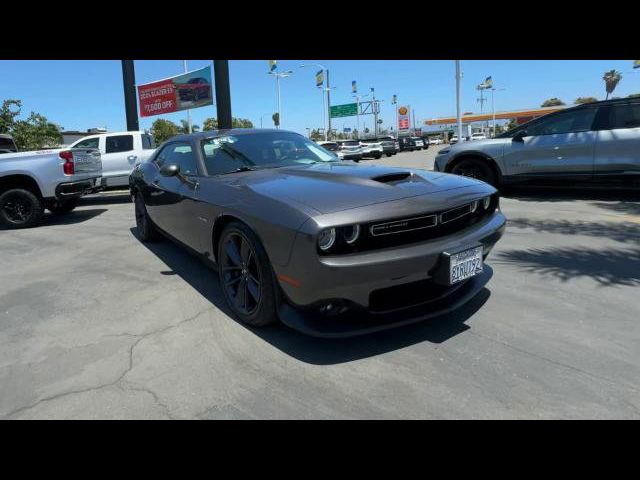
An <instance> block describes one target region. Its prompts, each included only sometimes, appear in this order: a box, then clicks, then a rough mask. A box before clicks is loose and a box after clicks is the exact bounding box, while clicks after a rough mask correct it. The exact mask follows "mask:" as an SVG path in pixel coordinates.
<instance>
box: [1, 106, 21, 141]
mask: <svg viewBox="0 0 640 480" xmlns="http://www.w3.org/2000/svg"><path fill="white" fill-rule="evenodd" d="M21 107H22V102H21V101H20V100H14V99H9V100H4V101H3V102H2V106H1V107H0V133H9V132H11V130H12V129H13V127H14V125H15V123H16V118H17V117H18V115H20V109H21Z"/></svg>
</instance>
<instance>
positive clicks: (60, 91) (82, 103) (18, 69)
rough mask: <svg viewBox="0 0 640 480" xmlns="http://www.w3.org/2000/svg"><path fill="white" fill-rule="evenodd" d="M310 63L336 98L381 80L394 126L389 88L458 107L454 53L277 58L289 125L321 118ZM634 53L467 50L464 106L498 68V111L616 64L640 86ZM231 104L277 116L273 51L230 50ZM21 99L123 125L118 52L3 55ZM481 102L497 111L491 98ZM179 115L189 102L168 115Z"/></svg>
mask: <svg viewBox="0 0 640 480" xmlns="http://www.w3.org/2000/svg"><path fill="white" fill-rule="evenodd" d="M303 63H307V64H311V63H319V64H322V65H324V66H325V67H326V68H327V69H328V70H329V74H330V81H331V86H332V87H335V90H332V92H331V104H332V105H338V104H343V103H351V102H353V97H352V94H351V81H352V80H356V81H357V83H358V90H359V92H360V93H361V94H365V93H369V91H370V88H371V87H374V88H375V95H376V98H377V99H380V100H382V101H383V102H382V103H381V114H380V118H381V119H382V120H383V126H384V127H385V128H388V127H390V126H392V125H393V124H394V121H395V107H394V106H393V105H392V104H391V98H392V95H394V94H395V95H397V97H398V103H399V104H400V105H410V106H411V108H412V109H413V110H414V111H415V117H416V123H417V124H421V123H422V121H423V120H427V119H431V118H435V117H442V116H454V115H455V108H456V103H455V102H456V98H455V63H454V61H453V60H278V68H279V70H281V71H284V70H293V71H294V73H293V75H292V76H290V77H288V78H285V79H283V80H282V81H281V95H282V98H281V103H282V111H281V119H282V120H281V121H282V128H285V129H288V130H294V131H297V132H299V133H303V134H304V133H306V129H307V128H318V127H321V126H322V110H321V108H322V93H321V91H320V90H319V89H318V88H316V86H315V73H316V71H317V70H319V68H317V67H309V68H300V65H301V64H303ZM632 63H633V61H632V60H569V61H566V60H463V61H462V62H461V65H462V72H463V79H462V112H474V113H478V112H480V103H479V102H478V101H477V98H478V92H477V91H476V88H475V87H476V86H477V85H478V84H480V83H481V82H482V81H483V80H484V79H485V78H486V77H488V76H492V77H493V84H494V86H495V87H496V88H498V89H501V88H504V90H501V91H496V92H495V109H496V111H501V110H511V109H518V108H528V107H537V106H540V104H541V103H542V102H543V101H544V100H546V99H548V98H550V97H558V98H560V99H561V100H563V101H564V102H565V103H567V104H571V103H573V101H574V100H575V99H576V98H577V97H584V96H594V97H597V98H598V99H604V96H605V90H604V82H603V81H602V75H603V74H604V72H605V71H607V70H610V69H616V70H619V71H621V72H622V74H623V78H622V80H621V82H620V83H619V84H618V87H617V88H616V91H615V92H614V96H626V95H629V94H631V93H640V69H635V70H634V69H632ZM207 65H211V60H188V69H189V70H190V71H191V70H195V69H198V68H202V67H205V66H207ZM229 71H230V81H231V105H232V114H233V116H234V117H241V118H248V119H249V120H251V121H252V122H253V124H254V125H255V126H256V127H260V124H261V118H262V124H263V126H264V127H265V128H266V127H271V126H272V121H271V114H272V113H273V112H274V111H276V107H275V105H276V95H275V92H276V88H275V79H274V78H273V76H271V75H268V74H267V71H268V62H267V60H230V61H229ZM182 72H183V62H182V60H136V61H135V74H136V82H137V83H138V84H142V83H148V82H152V81H155V80H160V79H163V78H167V77H170V76H173V75H177V74H180V73H182ZM9 98H14V99H20V100H22V102H23V108H22V113H23V117H24V116H27V115H28V114H29V112H31V111H36V112H38V113H40V114H42V115H44V116H46V117H47V118H48V119H49V120H50V121H52V122H54V123H56V124H58V125H60V126H62V127H63V129H64V130H80V131H86V130H87V129H88V128H93V127H106V128H107V129H108V130H109V131H112V132H114V131H121V130H126V119H125V113H124V96H123V89H122V69H121V63H120V61H119V60H0V101H2V100H4V99H9ZM484 111H485V112H487V111H491V105H490V101H489V102H486V103H485V105H484ZM191 116H192V121H193V123H194V124H197V125H202V122H203V120H204V119H205V118H207V117H216V116H217V115H216V110H215V106H206V107H202V108H199V109H194V110H192V111H191ZM160 117H161V118H166V119H168V120H171V121H173V122H176V123H179V121H180V120H181V119H186V118H187V114H186V111H183V112H176V113H172V114H166V115H161V116H160ZM156 118H159V117H146V118H140V128H141V129H148V128H150V127H151V123H152V122H153V120H155V119H156ZM333 122H334V123H333V125H332V126H333V128H336V129H338V130H342V129H343V128H344V127H351V128H355V127H356V117H348V118H339V119H334V120H333ZM360 123H361V125H360V126H361V130H362V129H364V127H365V126H366V127H368V128H372V127H373V117H372V116H371V115H369V116H361V117H360Z"/></svg>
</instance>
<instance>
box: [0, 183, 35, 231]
mask: <svg viewBox="0 0 640 480" xmlns="http://www.w3.org/2000/svg"><path fill="white" fill-rule="evenodd" d="M43 214H44V205H43V203H42V200H40V199H39V198H38V197H37V196H36V195H34V194H33V192H30V191H29V190H24V189H22V188H14V189H12V190H7V191H6V192H4V193H3V194H2V195H0V223H3V224H5V225H6V226H7V227H9V228H29V227H33V226H34V225H36V224H37V223H38V222H40V219H41V218H42V215H43Z"/></svg>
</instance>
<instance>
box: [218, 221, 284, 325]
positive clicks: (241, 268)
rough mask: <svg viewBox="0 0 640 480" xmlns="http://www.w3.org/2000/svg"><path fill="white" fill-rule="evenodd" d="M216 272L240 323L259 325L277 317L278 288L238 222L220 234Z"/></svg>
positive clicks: (255, 245) (253, 241)
mask: <svg viewBox="0 0 640 480" xmlns="http://www.w3.org/2000/svg"><path fill="white" fill-rule="evenodd" d="M218 274H219V277H220V285H221V287H222V290H223V293H224V296H225V299H226V301H227V303H228V304H229V306H230V307H231V309H232V310H233V311H234V313H235V314H236V315H237V316H238V317H239V318H240V319H241V320H242V321H243V322H245V323H247V324H249V325H252V326H256V327H259V326H263V325H267V324H269V323H272V322H274V321H275V320H276V319H277V312H276V305H277V292H278V291H277V286H276V282H275V278H274V275H273V271H272V269H271V265H270V263H269V259H268V257H267V254H266V252H265V251H264V248H263V247H262V244H261V243H260V241H259V239H258V238H257V237H256V235H255V234H254V233H253V232H252V231H251V229H249V228H248V227H247V226H245V225H244V224H242V223H238V222H232V223H230V224H229V225H228V226H227V227H226V228H225V230H224V231H223V233H222V235H221V238H220V243H219V245H218Z"/></svg>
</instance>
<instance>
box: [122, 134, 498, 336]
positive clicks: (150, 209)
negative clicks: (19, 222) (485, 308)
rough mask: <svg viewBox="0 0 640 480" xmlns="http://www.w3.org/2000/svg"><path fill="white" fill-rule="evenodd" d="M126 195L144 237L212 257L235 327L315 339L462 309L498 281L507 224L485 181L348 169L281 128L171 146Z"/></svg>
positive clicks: (139, 170) (186, 139) (146, 165)
mask: <svg viewBox="0 0 640 480" xmlns="http://www.w3.org/2000/svg"><path fill="white" fill-rule="evenodd" d="M282 145H289V146H290V147H291V148H288V149H287V152H288V153H287V155H283V154H282V149H281V146H282ZM130 187H131V194H132V196H133V197H134V198H135V219H136V227H137V235H138V238H139V239H140V240H141V241H143V242H149V241H153V240H156V239H158V238H159V233H163V234H164V235H165V236H168V237H170V238H172V239H174V240H177V241H178V242H179V243H180V244H183V245H186V246H187V247H189V248H190V249H191V250H193V251H195V252H197V253H198V254H199V255H202V258H205V259H208V260H209V261H211V262H212V263H213V264H214V265H215V266H216V267H217V270H218V276H219V285H220V289H221V290H222V295H223V297H224V298H225V300H226V302H227V304H228V305H229V308H230V309H231V311H232V312H233V313H234V314H235V316H236V317H237V318H239V319H240V320H241V321H243V322H245V323H247V324H249V325H252V326H263V325H267V324H270V323H272V322H274V321H276V320H277V319H278V318H279V319H280V320H282V321H283V322H284V323H285V324H287V325H289V326H291V327H293V328H296V329H298V330H300V331H302V332H305V333H308V334H313V335H319V336H349V335H355V334H360V333H364V332H370V331H375V330H380V329H384V328H389V327H391V326H397V325H404V324H407V323H411V322H415V321H420V320H423V319H425V318H430V317H432V316H435V315H439V314H442V313H444V312H449V311H451V310H453V309H455V308H458V307H460V306H461V305H462V304H464V303H466V302H467V301H468V300H470V299H471V298H473V297H474V296H475V295H476V294H477V293H478V292H479V291H480V290H481V289H483V288H484V285H485V284H486V283H487V281H488V280H489V278H490V276H491V269H490V267H489V266H487V265H485V263H484V262H485V259H486V257H487V255H488V254H489V252H490V251H491V249H492V247H493V246H494V244H495V243H496V242H497V241H498V240H499V238H500V237H501V236H502V234H503V231H504V228H505V222H506V220H505V217H504V216H503V214H502V213H501V212H500V210H499V208H498V201H499V199H498V195H497V192H496V190H495V189H494V188H493V187H491V186H490V185H487V184H486V183H483V182H478V181H476V180H473V179H467V178H463V177H459V176H455V175H445V174H441V173H433V172H427V171H423V170H416V169H411V170H407V169H405V168H392V167H386V166H381V165H369V166H365V165H362V164H353V163H351V162H343V161H340V160H339V159H337V158H336V156H335V155H333V154H330V153H328V152H326V151H324V150H323V149H321V148H318V146H317V145H316V144H315V143H314V142H312V141H311V140H309V139H308V138H306V137H304V136H302V135H299V134H297V133H293V132H288V131H283V130H266V129H264V130H263V129H232V130H221V131H214V132H199V133H195V134H191V135H181V136H177V137H174V138H172V139H170V140H168V141H167V142H165V143H163V144H162V145H161V146H160V147H159V148H158V150H157V151H156V152H155V153H154V155H153V156H152V157H151V158H149V159H148V160H147V161H145V162H143V163H142V164H141V165H139V166H137V167H136V169H135V170H134V172H133V173H132V175H131V183H130Z"/></svg>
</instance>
